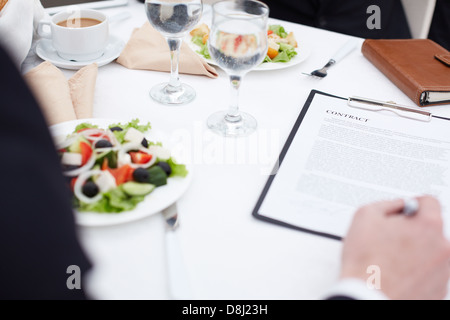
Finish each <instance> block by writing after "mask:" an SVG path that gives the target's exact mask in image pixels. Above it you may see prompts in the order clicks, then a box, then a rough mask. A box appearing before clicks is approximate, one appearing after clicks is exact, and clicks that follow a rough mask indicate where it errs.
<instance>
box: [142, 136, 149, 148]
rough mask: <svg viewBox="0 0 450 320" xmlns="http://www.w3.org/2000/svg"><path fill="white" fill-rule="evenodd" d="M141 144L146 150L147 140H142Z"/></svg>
mask: <svg viewBox="0 0 450 320" xmlns="http://www.w3.org/2000/svg"><path fill="white" fill-rule="evenodd" d="M141 144H142V145H143V146H144V148H148V141H147V139H145V138H144V139H142V142H141Z"/></svg>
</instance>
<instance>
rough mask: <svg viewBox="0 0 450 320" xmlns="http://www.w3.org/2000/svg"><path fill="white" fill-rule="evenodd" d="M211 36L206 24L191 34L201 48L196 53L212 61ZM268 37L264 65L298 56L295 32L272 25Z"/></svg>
mask: <svg viewBox="0 0 450 320" xmlns="http://www.w3.org/2000/svg"><path fill="white" fill-rule="evenodd" d="M209 34H210V30H209V27H208V26H207V25H206V24H202V25H200V26H198V27H197V28H196V29H194V30H192V32H191V36H192V38H191V42H192V43H193V44H195V45H196V46H197V47H198V48H199V49H198V50H197V51H196V52H197V53H198V54H200V55H202V56H203V57H204V58H205V59H208V60H210V59H211V55H210V54H209V50H208V39H209ZM267 37H268V42H269V48H268V51H267V55H266V57H265V59H264V63H268V62H272V63H277V62H282V63H286V62H289V61H291V60H292V59H293V58H294V57H295V56H296V55H297V48H298V43H297V40H296V39H295V36H294V33H293V32H290V33H288V32H286V30H285V29H284V27H283V26H281V25H270V26H269V30H268V31H267ZM236 41H240V38H239V36H237V37H236Z"/></svg>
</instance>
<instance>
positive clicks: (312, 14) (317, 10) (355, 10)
mask: <svg viewBox="0 0 450 320" xmlns="http://www.w3.org/2000/svg"><path fill="white" fill-rule="evenodd" d="M264 2H266V3H267V4H268V5H269V7H270V16H271V17H273V18H277V19H282V20H288V21H292V22H296V23H300V24H304V25H308V26H311V27H316V28H321V29H325V30H330V31H334V32H340V33H344V34H348V35H353V36H357V37H361V38H370V39H380V38H383V39H400V38H401V39H403V38H410V37H411V33H410V30H409V25H408V22H407V20H406V15H405V12H404V9H403V6H402V3H401V1H400V0H358V1H349V0H301V1H292V0H265V1H264ZM372 5H376V6H378V7H379V8H380V16H379V17H380V28H379V29H377V28H375V29H369V28H368V26H367V21H368V19H369V18H370V16H371V15H372V12H371V11H370V10H369V13H368V12H367V11H368V8H369V7H370V6H372Z"/></svg>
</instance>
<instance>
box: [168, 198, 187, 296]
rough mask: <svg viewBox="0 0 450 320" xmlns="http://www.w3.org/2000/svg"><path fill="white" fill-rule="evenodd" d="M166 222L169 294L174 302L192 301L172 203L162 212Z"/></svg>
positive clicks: (176, 210) (176, 215) (175, 209)
mask: <svg viewBox="0 0 450 320" xmlns="http://www.w3.org/2000/svg"><path fill="white" fill-rule="evenodd" d="M162 213H163V216H164V219H165V220H166V227H167V228H166V250H167V269H168V273H169V293H170V295H171V297H172V298H173V299H175V300H186V299H192V292H191V288H190V284H189V280H188V275H187V273H186V269H185V265H184V261H183V254H182V252H181V247H180V239H179V238H178V233H177V232H176V230H177V229H178V226H179V221H178V208H177V204H176V203H174V204H172V205H171V206H169V207H168V208H167V209H164V210H163V211H162Z"/></svg>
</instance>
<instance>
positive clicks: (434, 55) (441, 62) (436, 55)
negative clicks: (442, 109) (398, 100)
mask: <svg viewBox="0 0 450 320" xmlns="http://www.w3.org/2000/svg"><path fill="white" fill-rule="evenodd" d="M362 53H363V55H364V56H365V57H366V58H367V59H368V60H369V61H371V62H372V63H373V64H374V65H375V66H376V67H377V68H378V69H379V70H380V71H381V72H383V73H384V75H385V76H386V77H388V78H389V79H390V80H391V81H392V82H393V83H394V84H395V85H397V87H399V88H400V89H401V90H402V91H403V92H404V93H405V94H406V95H407V96H408V97H410V98H411V99H412V100H413V101H414V102H415V103H416V104H417V105H418V106H421V107H426V106H431V105H441V104H450V53H449V51H447V50H446V49H444V48H443V47H441V46H440V45H438V44H437V43H435V42H434V41H432V40H428V39H407V40H370V39H368V40H365V41H364V44H363V46H362Z"/></svg>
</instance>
